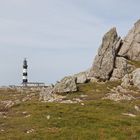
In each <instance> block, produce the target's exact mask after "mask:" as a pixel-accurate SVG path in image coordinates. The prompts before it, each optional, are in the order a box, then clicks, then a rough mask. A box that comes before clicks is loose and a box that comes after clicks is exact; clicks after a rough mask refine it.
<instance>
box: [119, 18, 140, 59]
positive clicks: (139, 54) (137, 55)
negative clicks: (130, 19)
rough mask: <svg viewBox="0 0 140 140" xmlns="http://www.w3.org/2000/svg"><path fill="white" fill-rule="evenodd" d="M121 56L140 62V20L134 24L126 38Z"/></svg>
mask: <svg viewBox="0 0 140 140" xmlns="http://www.w3.org/2000/svg"><path fill="white" fill-rule="evenodd" d="M119 55H120V56H124V57H126V58H128V59H130V60H135V61H140V20H138V21H137V22H136V23H135V24H134V27H133V28H132V29H131V30H130V31H129V33H128V34H127V36H126V37H125V39H124V41H123V45H122V47H121V49H120V52H119Z"/></svg>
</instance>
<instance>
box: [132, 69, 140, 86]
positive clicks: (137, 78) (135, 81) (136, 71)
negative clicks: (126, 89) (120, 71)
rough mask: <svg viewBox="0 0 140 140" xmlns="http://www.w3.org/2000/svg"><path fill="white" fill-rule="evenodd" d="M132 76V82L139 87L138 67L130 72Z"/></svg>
mask: <svg viewBox="0 0 140 140" xmlns="http://www.w3.org/2000/svg"><path fill="white" fill-rule="evenodd" d="M132 77H133V78H132V81H133V84H134V85H135V86H136V87H137V88H139V89H140V68H138V69H136V70H135V71H133V72H132Z"/></svg>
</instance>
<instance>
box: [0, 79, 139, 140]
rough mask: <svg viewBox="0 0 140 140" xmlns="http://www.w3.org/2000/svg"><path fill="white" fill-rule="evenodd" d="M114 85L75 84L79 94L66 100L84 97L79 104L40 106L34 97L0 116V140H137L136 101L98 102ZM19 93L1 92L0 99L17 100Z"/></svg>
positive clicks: (137, 118)
mask: <svg viewBox="0 0 140 140" xmlns="http://www.w3.org/2000/svg"><path fill="white" fill-rule="evenodd" d="M118 84H119V82H114V83H111V82H107V83H102V84H96V83H88V84H83V85H79V92H77V93H72V94H69V95H67V98H68V99H72V98H77V97H79V98H80V97H81V95H87V96H85V98H84V99H83V104H81V103H78V104H60V103H41V102H39V101H38V95H36V96H35V97H33V98H32V100H31V101H27V102H24V103H22V104H19V105H16V106H14V107H12V108H11V109H9V110H7V111H6V114H5V115H1V116H0V140H140V113H139V112H137V111H136V110H135V109H134V106H135V105H140V100H133V101H121V102H114V101H109V100H101V98H102V97H103V96H104V95H105V94H106V93H107V92H108V91H109V89H111V88H112V87H114V86H117V85H118ZM23 94H24V93H22V94H21V93H16V92H15V91H12V90H11V91H2V90H1V91H0V100H4V99H9V98H11V99H12V98H14V97H15V96H14V95H16V97H18V98H20V97H21V96H24V95H23ZM122 113H133V114H135V115H136V117H130V116H124V115H123V114H122ZM29 131H31V132H29ZM28 132H29V133H28Z"/></svg>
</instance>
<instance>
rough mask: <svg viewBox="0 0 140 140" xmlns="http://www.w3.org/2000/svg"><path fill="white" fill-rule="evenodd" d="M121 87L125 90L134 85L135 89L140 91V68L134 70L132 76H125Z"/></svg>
mask: <svg viewBox="0 0 140 140" xmlns="http://www.w3.org/2000/svg"><path fill="white" fill-rule="evenodd" d="M121 85H122V86H123V87H125V88H127V87H130V86H133V85H134V86H135V87H137V88H138V89H140V68H138V69H136V70H134V71H133V72H132V73H130V74H127V75H125V76H124V78H123V79H122V84H121Z"/></svg>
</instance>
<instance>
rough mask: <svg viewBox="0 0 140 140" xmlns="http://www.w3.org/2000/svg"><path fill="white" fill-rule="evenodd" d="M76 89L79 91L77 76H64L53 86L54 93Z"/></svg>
mask: <svg viewBox="0 0 140 140" xmlns="http://www.w3.org/2000/svg"><path fill="white" fill-rule="evenodd" d="M75 91H77V85H76V78H75V77H72V76H69V77H65V78H63V79H62V80H61V81H60V82H58V83H57V84H56V85H55V86H54V88H53V92H54V93H68V92H75Z"/></svg>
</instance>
